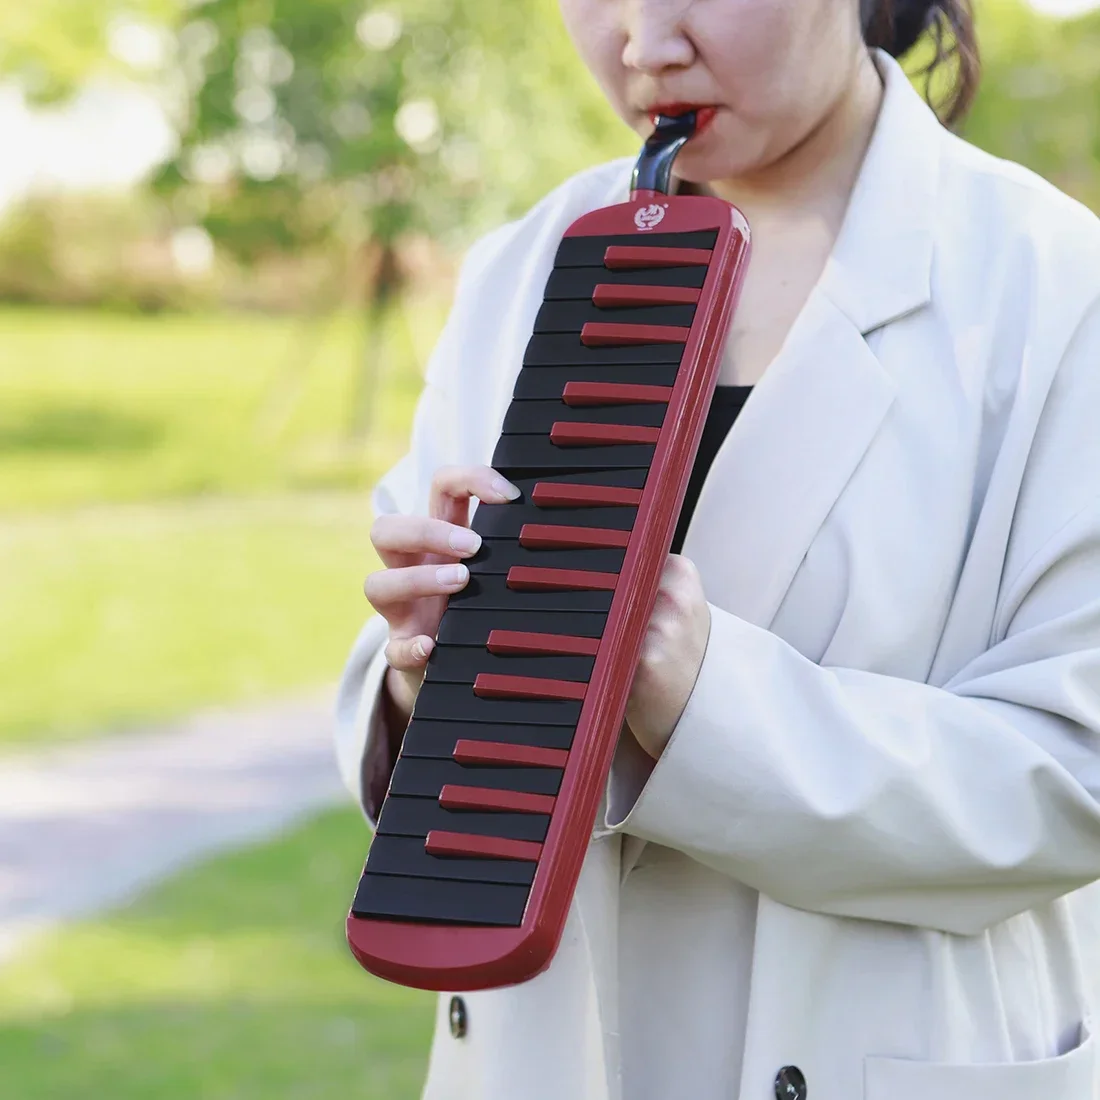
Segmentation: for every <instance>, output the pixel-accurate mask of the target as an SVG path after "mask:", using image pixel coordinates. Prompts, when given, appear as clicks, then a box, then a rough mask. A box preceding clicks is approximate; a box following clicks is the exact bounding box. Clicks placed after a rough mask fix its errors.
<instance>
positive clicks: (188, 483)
mask: <svg viewBox="0 0 1100 1100" xmlns="http://www.w3.org/2000/svg"><path fill="white" fill-rule="evenodd" d="M410 316H411V317H412V318H414V319H415V322H416V323H415V332H414V331H412V329H410V327H409V326H408V325H404V324H402V323H401V322H402V318H401V317H398V316H395V317H393V318H391V320H390V322H389V324H388V325H387V326H386V333H385V339H386V346H387V347H389V348H391V349H392V350H391V353H390V355H389V357H388V359H387V360H386V362H387V363H388V364H389V365H388V367H387V368H386V369H384V370H383V372H382V379H381V382H380V383H379V384H378V386H377V387H376V388H377V390H378V392H377V393H374V394H371V395H370V399H373V401H374V411H373V415H372V424H373V429H374V430H373V432H372V434H371V436H370V439H369V441H368V442H362V441H358V442H349V441H348V426H349V424H350V423H351V421H352V420H353V413H352V409H353V407H354V406H356V405H357V404H361V403H363V402H366V401H367V400H368V397H366V396H364V395H363V394H362V393H361V392H360V390H359V389H357V386H359V385H360V383H359V367H358V364H359V363H360V362H361V361H363V359H364V355H365V354H366V352H365V351H364V344H366V346H367V347H368V348H369V350H370V352H371V353H372V354H373V353H374V351H375V350H376V349H377V347H378V346H379V340H380V339H381V337H380V336H375V337H374V338H372V339H370V340H366V339H365V337H364V333H363V331H362V325H361V324H360V323H359V322H358V321H357V320H356V319H354V318H352V317H350V316H338V317H336V318H334V319H331V320H326V321H322V322H317V321H311V320H309V319H308V318H307V319H303V318H293V317H258V316H168V317H133V316H124V315H110V314H98V313H91V312H74V311H61V310H50V311H47V310H26V309H0V513H3V512H5V511H6V512H11V511H38V510H41V509H44V508H51V509H52V508H59V507H67V506H72V505H77V504H88V503H94V502H100V501H133V500H148V499H163V498H166V497H186V496H194V495H197V494H208V493H239V492H253V491H256V490H269V489H302V488H317V487H328V488H332V487H335V486H342V487H352V486H360V487H362V486H365V485H367V484H369V483H370V481H371V480H372V478H373V476H374V475H375V474H377V473H378V472H379V466H380V465H381V464H382V463H384V462H385V460H386V458H388V457H389V455H390V454H391V453H392V452H393V450H394V448H396V447H398V446H400V445H401V444H402V443H403V442H404V433H405V430H406V428H407V425H408V422H409V419H410V417H411V413H412V407H413V404H414V402H415V399H416V395H417V393H418V392H419V389H420V385H421V381H420V375H419V372H418V370H417V369H416V365H417V364H418V363H422V362H423V361H424V358H425V357H426V355H427V352H428V350H429V349H430V346H431V343H432V341H433V340H434V337H435V333H436V331H437V330H438V328H439V325H440V323H441V321H442V313H441V307H440V304H439V303H438V302H433V301H428V300H424V301H418V302H416V303H415V304H413V305H412V306H411V307H410ZM413 336H415V338H416V346H415V347H414V346H412V343H411V340H412V337H413Z"/></svg>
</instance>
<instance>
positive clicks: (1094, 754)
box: [337, 52, 1100, 1100]
mask: <svg viewBox="0 0 1100 1100" xmlns="http://www.w3.org/2000/svg"><path fill="white" fill-rule="evenodd" d="M875 58H876V61H877V63H878V65H879V68H880V70H881V71H882V73H883V75H884V77H885V81H886V93H885V98H884V102H883V106H882V110H881V114H880V117H879V120H878V123H877V126H876V129H875V132H874V135H873V139H872V141H871V144H870V147H869V150H868V153H867V156H866V158H865V161H864V164H863V167H862V169H861V174H860V176H859V179H858V182H857V184H856V187H855V191H854V194H853V196H852V199H851V203H850V207H849V211H848V214H847V216H846V219H845V221H844V224H843V227H842V230H841V233H840V236H839V239H838V240H837V242H836V246H835V249H834V251H833V254H832V256H831V258H830V260H829V262H828V265H827V267H826V269H825V271H824V273H823V275H822V277H821V279H820V281H819V283H818V284H817V286H816V288H815V289H814V291H813V292H812V294H811V296H810V298H809V300H808V301H807V303H806V305H805V307H804V308H803V310H802V312H801V314H800V315H799V317H798V319H797V321H796V323H795V325H794V327H793V329H792V331H791V332H790V335H789V337H788V338H787V340H786V342H785V344H784V346H783V348H782V350H781V351H780V352H779V354H778V356H777V357H776V359H775V361H774V362H773V363H772V364H771V365H770V366H769V369H768V371H767V373H766V374H765V376H764V377H763V379H762V380H761V381H760V383H759V384H758V385H757V386H756V387H755V389H754V391H753V393H752V395H751V396H750V398H749V400H748V403H747V404H746V406H745V408H744V410H743V411H742V413H741V415H740V417H739V419H738V421H737V423H736V424H735V426H734V428H733V429H732V431H731V433H730V434H729V436H728V437H727V438H726V439H725V441H724V442H723V444H722V446H721V449H720V450H719V452H718V455H717V457H716V458H715V460H714V463H713V466H712V467H711V469H710V472H709V475H708V477H707V479H706V483H705V485H704V486H703V489H702V492H701V494H700V496H699V499H698V504H697V507H696V510H695V513H694V517H693V520H692V523H691V527H690V530H689V531H688V534H687V538H686V541H685V543H684V546H683V553H684V554H685V555H686V556H687V557H689V558H691V559H692V560H693V561H694V562H695V564H696V565H697V566H698V568H699V570H700V572H701V574H702V578H703V582H704V585H705V590H706V595H707V600H708V603H709V605H710V612H711V624H712V625H711V633H710V640H709V644H708V646H707V650H706V656H705V659H704V661H703V665H702V670H701V672H700V674H699V678H698V682H697V683H696V685H695V688H694V691H693V692H692V695H691V698H690V700H689V702H688V704H687V709H686V710H685V712H684V714H683V717H682V718H681V720H680V722H679V724H678V726H677V727H676V730H675V731H674V734H673V737H672V740H671V742H670V743H669V745H668V747H667V749H666V751H665V753H664V755H663V756H662V757H661V759H660V761H659V762H658V763H657V764H656V766H655V767H652V768H647V767H646V766H645V761H644V760H642V759H640V758H639V756H638V755H637V754H633V753H628V752H625V751H623V750H620V753H619V756H618V757H617V759H616V762H615V766H614V770H613V774H612V778H611V782H610V784H609V793H608V798H607V802H606V813H605V814H603V815H602V816H601V819H600V820H599V821H598V823H597V825H598V827H597V829H596V832H595V835H594V838H593V842H592V845H591V848H590V851H589V856H588V858H587V860H586V863H585V867H584V871H583V874H582V878H581V884H580V888H579V891H578V894H577V898H576V900H575V902H574V905H573V908H572V910H571V913H570V917H569V922H568V925H567V928H566V932H565V936H564V938H563V941H562V944H561V948H560V950H559V952H558V954H557V956H556V957H555V959H554V962H553V963H552V965H551V966H550V968H549V969H548V970H547V971H546V972H545V973H544V974H542V975H540V976H539V977H538V978H536V979H534V980H533V981H531V982H529V983H526V984H524V985H521V986H517V987H513V988H509V989H503V990H497V991H491V992H482V993H472V994H466V995H464V1001H465V1006H466V1009H467V1013H468V1032H467V1034H466V1036H465V1037H464V1038H453V1037H452V1036H451V1034H450V1030H449V1028H448V1026H447V1006H448V1002H449V998H448V997H447V996H444V997H442V998H441V999H440V1010H439V1016H438V1021H437V1032H436V1038H435V1042H434V1045H433V1049H432V1056H431V1065H430V1069H429V1073H428V1082H427V1085H426V1090H425V1093H424V1096H425V1097H426V1098H427V1100H733V1098H737V1100H772V1097H779V1098H780V1100H802V1098H804V1097H805V1096H809V1097H810V1098H811V1100H984V1098H990V1100H993V1098H996V1100H1086V1098H1090V1100H1091V1098H1093V1097H1097V1096H1100V1083H1098V1081H1100V1063H1098V1058H1097V1043H1098V1040H1097V1038H1096V1033H1095V1031H1094V1025H1093V1024H1092V1023H1091V1022H1090V1016H1091V1014H1092V1013H1094V1012H1096V1006H1097V995H1098V994H1100V893H1098V892H1097V891H1098V889H1100V887H1093V886H1090V884H1091V883H1093V882H1094V881H1095V880H1098V879H1100V804H1098V801H1097V796H1098V795H1100V223H1098V221H1097V219H1096V218H1095V217H1094V216H1093V215H1092V214H1091V213H1089V211H1087V210H1086V209H1085V208H1084V207H1083V206H1081V205H1079V204H1078V203H1076V202H1074V201H1072V200H1071V199H1069V198H1067V197H1066V196H1064V195H1063V194H1061V193H1060V192H1059V191H1057V190H1056V189H1055V188H1053V187H1051V186H1050V185H1048V184H1047V183H1045V182H1044V181H1043V180H1041V179H1040V178H1038V177H1037V176H1035V175H1033V174H1032V173H1030V172H1028V171H1026V170H1025V169H1023V168H1021V167H1019V166H1017V165H1014V164H1011V163H1006V162H1004V161H1001V160H998V159H995V158H994V157H991V156H989V155H987V154H985V153H983V152H980V151H979V150H977V149H975V148H974V147H972V146H970V145H969V144H967V143H965V142H963V141H962V140H960V139H958V138H957V137H955V136H953V135H951V134H950V133H948V132H947V131H946V130H944V129H943V128H941V126H940V125H939V123H938V122H937V120H936V119H935V117H934V115H933V114H932V113H931V111H930V110H929V109H928V108H927V106H926V105H925V103H924V101H923V100H922V99H921V97H920V95H919V94H918V93H917V92H916V91H915V90H914V89H913V88H912V87H911V86H910V84H909V82H908V81H907V80H906V78H905V76H904V74H903V73H902V71H901V69H900V68H899V66H898V65H897V64H896V62H894V61H893V60H891V59H890V58H889V57H888V56H887V55H886V54H884V53H882V52H877V53H876V55H875ZM630 167H631V165H630V162H629V161H627V160H620V161H615V162H613V163H609V164H605V165H602V166H600V167H597V168H595V169H593V170H591V171H587V172H583V173H581V174H580V175H578V176H575V177H574V178H572V179H570V180H569V181H568V182H566V183H565V184H564V185H562V186H561V187H559V188H558V189H557V190H556V191H554V192H553V193H552V194H550V195H549V196H548V197H547V198H546V199H544V200H543V201H542V202H541V203H540V204H539V205H538V206H536V207H535V208H534V209H533V210H532V211H531V212H530V213H529V214H528V215H527V216H526V217H525V218H523V219H522V220H521V221H519V222H517V223H515V224H511V225H508V226H505V227H504V228H502V229H499V230H497V231H496V232H494V233H492V234H491V235H489V236H488V237H487V238H485V239H483V240H482V241H481V242H480V243H479V244H478V245H476V246H475V247H474V248H473V249H472V251H471V252H470V254H469V256H468V258H467V260H466V262H465V265H464V268H463V270H462V273H461V277H460V281H459V286H458V290H457V297H456V300H455V304H454V309H453V312H452V313H451V316H450V319H449V321H448V323H447V325H446V328H445V331H444V333H443V335H442V337H441V339H440V341H439V345H438V348H437V349H436V351H435V353H434V355H433V357H432V359H431V362H430V365H429V366H428V369H427V376H426V383H425V387H424V391H423V395H422V397H421V398H420V402H419V405H418V407H417V410H416V416H415V422H414V426H413V431H412V440H411V446H410V449H409V452H408V453H407V455H405V457H404V458H402V459H401V461H399V462H398V463H397V464H396V465H395V466H394V467H393V468H392V469H391V470H390V471H389V472H388V473H387V474H386V475H385V476H384V477H383V478H382V479H381V481H380V482H379V483H378V485H377V487H376V489H375V491H374V495H373V504H374V508H375V510H376V512H377V513H379V514H385V513H394V512H402V513H414V512H420V513H425V512H426V507H427V492H428V487H429V482H430V479H431V475H432V473H433V471H434V470H435V469H436V468H437V467H438V466H440V465H442V464H444V463H489V462H490V461H491V456H492V452H493V448H494V445H495V443H496V440H497V438H498V435H499V433H500V428H501V422H502V420H503V417H504V413H505V410H506V409H507V407H508V404H509V401H510V399H511V393H512V387H513V382H514V379H515V376H516V374H517V372H518V370H519V366H520V362H521V359H522V354H523V350H524V347H525V345H526V343H527V340H528V337H529V335H530V332H531V329H532V325H533V320H534V317H535V313H536V311H537V309H538V306H539V302H540V300H541V295H542V290H543V286H544V283H545V280H546V277H547V274H548V272H549V270H550V268H551V264H552V261H553V256H554V251H555V248H556V246H557V243H558V241H559V239H560V237H561V234H562V232H563V231H564V229H565V228H566V226H567V225H569V223H570V222H571V221H573V220H574V219H575V218H576V217H578V216H579V215H580V214H582V213H584V212H586V211H588V210H592V209H594V208H596V207H600V206H604V205H608V204H610V203H615V202H621V201H624V200H625V198H626V196H627V193H628V186H629V175H630ZM385 639H386V625H385V623H384V621H383V620H381V619H380V618H377V617H376V618H374V619H371V620H370V621H369V622H368V623H367V625H366V627H365V628H364V630H363V632H362V634H361V636H360V637H359V639H358V641H357V643H356V645H355V648H354V650H353V652H352V655H351V659H350V663H349V664H348V666H347V670H346V672H345V675H344V678H343V682H342V686H341V692H340V700H339V722H338V733H337V742H338V755H339V759H340V762H341V766H342V770H343V773H344V775H345V777H346V781H347V783H348V785H349V787H350V788H351V790H352V791H354V792H355V793H356V794H357V795H360V792H361V789H362V788H361V776H362V772H363V764H364V761H366V762H367V768H368V770H369V768H370V767H371V766H372V765H371V764H370V760H371V755H370V747H371V746H370V743H369V742H370V741H371V739H373V738H374V737H375V736H376V734H377V730H376V728H375V724H376V722H377V714H376V709H377V708H376V703H377V700H378V696H379V688H380V685H381V681H382V678H383V674H384V672H385V667H386V666H385V657H384V655H383V654H382V646H383V643H384V642H385ZM1097 1019H1098V1020H1100V1017H1097Z"/></svg>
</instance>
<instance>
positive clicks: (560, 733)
mask: <svg viewBox="0 0 1100 1100" xmlns="http://www.w3.org/2000/svg"><path fill="white" fill-rule="evenodd" d="M574 733H576V730H575V729H573V727H572V726H507V725H490V724H489V723H488V722H476V723H475V722H432V721H428V720H426V719H424V718H415V719H413V721H411V722H410V723H409V725H408V728H407V729H406V730H405V739H404V741H402V742H401V755H402V756H407V757H410V758H412V757H418V756H423V757H430V758H431V759H434V760H450V759H451V757H452V756H453V755H454V750H455V745H456V744H457V743H458V742H459V741H498V742H500V743H502V744H505V745H529V746H532V747H534V748H539V749H568V748H569V747H570V746H571V745H572V744H573V735H574Z"/></svg>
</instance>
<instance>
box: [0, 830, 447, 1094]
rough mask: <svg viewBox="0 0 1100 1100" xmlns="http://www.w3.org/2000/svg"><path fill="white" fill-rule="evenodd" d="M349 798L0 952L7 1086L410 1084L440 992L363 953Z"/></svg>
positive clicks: (357, 838)
mask: <svg viewBox="0 0 1100 1100" xmlns="http://www.w3.org/2000/svg"><path fill="white" fill-rule="evenodd" d="M366 848H367V831H366V827H365V825H364V824H363V822H362V819H361V818H360V816H359V815H358V814H357V813H356V812H355V811H354V810H347V811H344V810H341V811H337V812H333V813H330V814H327V815H325V816H323V817H321V818H319V819H318V820H316V821H315V822H314V823H312V824H311V825H309V826H307V827H305V828H304V829H302V830H300V831H298V832H296V833H294V834H291V835H290V836H288V837H286V838H283V839H280V840H278V841H276V842H274V843H270V844H267V845H265V846H263V847H260V848H255V849H251V850H247V851H244V852H240V853H236V854H234V855H231V856H228V857H223V858H219V859H218V860H216V861H214V862H213V863H209V864H206V865H205V866H203V867H201V868H199V869H197V870H194V871H191V872H188V873H185V874H183V875H181V876H179V877H178V878H176V879H174V880H172V881H171V882H170V883H168V884H167V885H165V886H163V887H161V888H160V889H157V890H155V891H154V892H153V893H152V894H150V895H148V896H147V897H145V898H144V899H142V900H141V901H140V902H138V903H137V904H136V905H134V906H132V907H131V908H129V909H128V910H125V911H123V912H121V913H119V914H117V915H114V916H109V917H107V918H104V919H102V920H99V921H96V922H93V923H88V924H83V925H79V926H77V927H73V928H69V929H67V930H65V931H64V932H62V933H58V934H54V935H50V936H48V937H45V938H44V939H43V940H42V941H41V942H40V943H39V944H37V945H36V946H35V947H34V948H32V950H30V951H29V952H28V953H27V955H26V957H25V958H23V959H21V960H19V961H18V962H15V963H13V964H10V965H8V966H7V967H5V968H3V969H0V1096H4V1097H11V1098H12V1100H16V1098H18V1100H57V1098H59V1097H66V1098H69V1100H100V1098H104V1100H105V1098H108V1097H109V1098H110V1100H153V1098H155V1100H415V1098H416V1097H418V1096H419V1094H420V1093H419V1090H420V1086H421V1084H422V1080H423V1074H424V1066H425V1064H426V1054H427V1049H428V1044H429V1039H430V1034H431V1018H432V1011H433V1000H432V995H430V994H425V993H420V992H418V991H412V990H408V989H404V988H401V987H398V986H391V985H388V984H386V983H384V982H380V981H377V980H375V979H374V978H372V977H371V976H370V975H368V974H367V973H365V972H364V971H363V970H361V969H360V968H359V966H358V965H357V964H356V963H355V962H354V960H353V959H352V957H351V955H350V954H349V953H348V950H347V946H346V944H345V941H344V932H343V918H344V914H345V913H346V911H347V907H348V904H349V902H350V899H351V895H352V892H353V891H354V887H355V880H356V874H357V872H358V870H359V869H360V868H361V866H362V860H363V856H364V855H365V853H366Z"/></svg>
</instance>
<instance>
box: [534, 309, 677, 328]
mask: <svg viewBox="0 0 1100 1100" xmlns="http://www.w3.org/2000/svg"><path fill="white" fill-rule="evenodd" d="M694 319H695V306H693V305H661V306H621V307H616V308H612V309H602V308H600V307H599V306H597V305H593V303H592V302H543V304H542V308H541V309H540V310H539V312H538V316H537V317H536V318H535V330H534V331H535V332H536V333H539V334H541V333H548V332H580V331H581V327H582V326H583V325H584V324H586V323H587V322H588V321H601V322H614V323H616V324H623V325H679V326H682V327H684V328H689V327H690V326H691V322H692V321H693V320H694Z"/></svg>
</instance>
